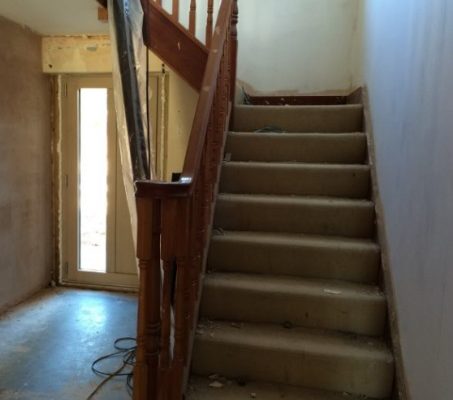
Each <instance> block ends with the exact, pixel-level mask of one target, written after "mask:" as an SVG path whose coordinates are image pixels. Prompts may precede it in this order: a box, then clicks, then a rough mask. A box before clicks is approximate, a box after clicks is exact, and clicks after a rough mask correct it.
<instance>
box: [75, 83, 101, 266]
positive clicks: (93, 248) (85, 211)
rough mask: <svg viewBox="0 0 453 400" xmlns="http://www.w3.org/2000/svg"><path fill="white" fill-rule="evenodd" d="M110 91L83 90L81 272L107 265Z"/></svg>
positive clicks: (80, 211) (80, 164) (80, 168)
mask: <svg viewBox="0 0 453 400" xmlns="http://www.w3.org/2000/svg"><path fill="white" fill-rule="evenodd" d="M107 95H108V92H107V89H91V88H90V89H80V98H79V99H80V105H79V107H80V108H79V112H80V114H79V118H80V119H79V123H80V125H79V127H80V129H79V269H80V270H82V271H94V272H106V269H107V268H106V266H107V170H108V169H107V168H108V167H107V165H108V164H107V163H108V161H107V155H108V145H107V117H108V113H107V107H108V103H107Z"/></svg>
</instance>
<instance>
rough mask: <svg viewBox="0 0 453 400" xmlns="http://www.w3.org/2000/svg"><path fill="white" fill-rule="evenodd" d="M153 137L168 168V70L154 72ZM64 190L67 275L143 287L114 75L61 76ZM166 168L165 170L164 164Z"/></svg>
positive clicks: (88, 282) (90, 281)
mask: <svg viewBox="0 0 453 400" xmlns="http://www.w3.org/2000/svg"><path fill="white" fill-rule="evenodd" d="M149 85H150V94H152V96H151V98H150V100H151V101H150V102H149V114H150V116H151V119H150V120H151V122H152V132H153V136H152V138H151V141H152V142H153V145H154V148H155V149H156V160H157V163H156V164H157V167H158V173H159V174H160V173H163V172H164V170H165V165H164V162H163V159H164V155H165V153H166V143H165V142H166V141H165V123H166V118H165V115H166V112H165V103H166V101H165V98H166V93H167V91H166V86H167V85H166V80H165V73H153V74H150V79H149ZM63 87H64V90H63V99H62V140H61V160H62V168H61V178H62V182H61V188H62V189H61V190H62V202H61V203H62V210H61V211H62V219H61V221H62V249H61V250H62V251H61V254H62V261H63V271H62V280H63V282H64V283H70V284H71V283H72V284H82V285H89V286H99V287H112V288H129V289H135V288H137V287H138V277H137V267H136V258H135V246H134V243H133V236H132V230H131V226H130V219H129V211H128V207H127V200H126V193H125V190H124V183H123V173H122V167H121V157H120V151H119V148H118V135H117V129H116V115H115V106H114V96H113V80H112V77H111V76H109V75H102V76H100V75H98V76H70V77H66V78H65V79H64V80H63ZM161 170H162V171H161Z"/></svg>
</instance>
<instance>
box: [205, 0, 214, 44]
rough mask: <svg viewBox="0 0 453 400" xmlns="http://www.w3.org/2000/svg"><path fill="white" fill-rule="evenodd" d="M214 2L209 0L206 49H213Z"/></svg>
mask: <svg viewBox="0 0 453 400" xmlns="http://www.w3.org/2000/svg"><path fill="white" fill-rule="evenodd" d="M213 14H214V0H208V19H207V22H206V47H207V48H208V49H210V48H211V42H212V30H213V25H214V17H213Z"/></svg>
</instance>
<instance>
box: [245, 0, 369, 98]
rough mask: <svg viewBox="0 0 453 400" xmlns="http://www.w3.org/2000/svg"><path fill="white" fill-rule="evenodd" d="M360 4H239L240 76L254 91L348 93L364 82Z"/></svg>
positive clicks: (339, 0) (304, 0) (332, 0)
mask: <svg viewBox="0 0 453 400" xmlns="http://www.w3.org/2000/svg"><path fill="white" fill-rule="evenodd" d="M362 2H363V0H285V1H275V0H245V1H239V27H238V28H239V29H238V35H239V65H238V78H239V79H240V80H241V81H244V82H245V83H246V84H248V85H250V87H251V88H252V89H254V90H255V91H258V92H279V93H289V94H291V93H294V94H296V93H301V94H308V93H320V92H342V93H343V92H350V91H351V90H352V89H355V88H357V86H360V85H361V83H362V73H361V64H362V58H361V55H360V51H361V43H360V41H361V37H362V20H361V13H360V7H361V6H362Z"/></svg>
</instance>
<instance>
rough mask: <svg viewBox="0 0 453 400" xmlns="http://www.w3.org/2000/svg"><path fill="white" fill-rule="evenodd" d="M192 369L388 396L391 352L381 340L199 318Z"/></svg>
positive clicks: (199, 371) (273, 381) (390, 378)
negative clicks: (200, 319) (204, 320)
mask: <svg viewBox="0 0 453 400" xmlns="http://www.w3.org/2000/svg"><path fill="white" fill-rule="evenodd" d="M192 371H193V373H194V374H196V375H204V376H208V375H210V374H213V373H216V374H220V375H222V376H225V377H227V378H233V379H237V378H239V379H241V380H245V381H249V380H251V381H266V382H269V383H282V384H288V385H296V386H303V387H308V388H312V389H322V390H329V391H334V392H348V393H352V394H356V395H365V396H369V397H375V398H380V399H382V398H387V397H389V396H390V394H391V391H392V383H393V372H394V364H393V356H392V354H391V352H390V351H389V349H388V348H387V346H386V345H385V344H384V343H383V342H382V341H379V340H375V339H372V338H368V337H357V336H355V335H347V334H340V333H336V332H325V331H318V330H313V329H307V328H293V329H285V328H283V327H281V326H278V325H268V324H245V323H244V324H240V325H239V326H238V325H236V324H232V323H229V322H218V321H215V322H211V321H206V322H202V323H201V324H200V325H199V327H198V329H197V334H196V338H195V346H194V354H193V364H192Z"/></svg>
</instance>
